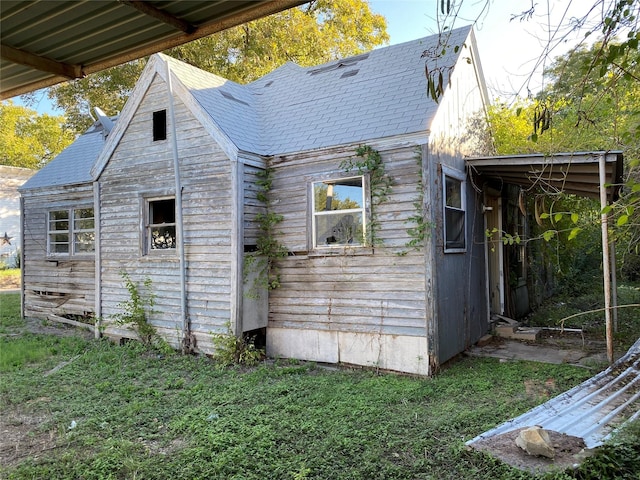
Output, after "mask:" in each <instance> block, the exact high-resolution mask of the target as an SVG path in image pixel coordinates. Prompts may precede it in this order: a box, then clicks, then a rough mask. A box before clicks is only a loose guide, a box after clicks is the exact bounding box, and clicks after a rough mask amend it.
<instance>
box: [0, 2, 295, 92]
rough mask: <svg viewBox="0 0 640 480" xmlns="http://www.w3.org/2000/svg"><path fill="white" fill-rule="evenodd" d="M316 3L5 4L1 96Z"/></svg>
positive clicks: (1, 10)
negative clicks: (295, 7)
mask: <svg viewBox="0 0 640 480" xmlns="http://www.w3.org/2000/svg"><path fill="white" fill-rule="evenodd" d="M307 1H308V0H216V1H206V2H203V1H184V0H173V1H157V0H145V1H138V0H100V1H93V0H82V1H79V0H68V1H47V0H2V1H1V2H0V24H1V29H0V44H1V45H0V56H1V60H2V61H1V62H0V79H1V83H0V99H6V98H9V97H13V96H16V95H20V94H23V93H28V92H30V91H33V90H37V89H39V88H44V87H49V86H51V85H54V84H56V83H60V82H64V81H67V80H72V79H75V78H82V77H84V76H86V75H88V74H90V73H94V72H97V71H100V70H104V69H106V68H110V67H113V66H116V65H120V64H122V63H125V62H128V61H131V60H134V59H137V58H141V57H144V56H147V55H151V54H153V53H156V52H160V51H162V50H166V49H168V48H172V47H175V46H177V45H181V44H183V43H187V42H190V41H192V40H196V39H198V38H201V37H205V36H207V35H211V34H213V33H216V32H219V31H221V30H225V29H227V28H230V27H234V26H236V25H240V24H242V23H245V22H249V21H251V20H256V19H258V18H261V17H264V16H267V15H271V14H273V13H277V12H279V11H282V10H285V9H288V8H291V7H294V6H297V5H301V4H303V3H306V2H307Z"/></svg>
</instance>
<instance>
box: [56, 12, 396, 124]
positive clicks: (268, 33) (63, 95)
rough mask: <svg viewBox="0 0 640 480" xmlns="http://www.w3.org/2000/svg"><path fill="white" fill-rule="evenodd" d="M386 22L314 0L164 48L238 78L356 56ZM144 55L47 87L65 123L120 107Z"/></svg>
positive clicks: (378, 37) (382, 32)
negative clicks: (94, 109) (94, 110)
mask: <svg viewBox="0 0 640 480" xmlns="http://www.w3.org/2000/svg"><path fill="white" fill-rule="evenodd" d="M388 40H389V36H388V34H387V32H386V21H385V19H384V17H383V16H381V15H378V14H374V13H372V12H371V10H370V8H369V4H368V3H367V2H366V0H315V1H313V2H311V3H309V4H305V5H302V6H300V7H298V8H293V9H289V10H285V11H283V12H281V13H278V14H275V15H271V16H268V17H265V18H261V19H258V20H255V21H252V22H249V23H246V24H244V25H240V26H237V27H234V28H231V29H228V30H225V31H223V32H219V33H216V34H214V35H211V36H209V37H206V38H202V39H199V40H196V41H193V42H190V43H188V44H185V45H182V46H179V47H176V48H173V49H171V50H168V51H166V52H165V53H166V54H168V55H170V56H172V57H175V58H178V59H180V60H182V61H185V62H187V63H190V64H192V65H195V66H197V67H199V68H202V69H203V70H207V71H209V72H212V73H215V74H217V75H220V76H222V77H224V78H227V79H229V80H233V81H236V82H239V83H246V82H251V81H253V80H255V79H257V78H259V77H261V76H263V75H265V74H266V73H268V72H270V71H272V70H274V69H276V68H277V67H279V66H281V65H283V64H284V63H286V62H295V63H297V64H298V65H301V66H311V65H317V64H320V63H324V62H327V61H330V60H334V59H337V58H342V57H346V56H351V55H356V54H358V53H362V52H364V51H368V50H370V49H372V48H374V47H376V46H378V45H382V44H384V43H386V42H388ZM144 64H145V60H136V61H133V62H129V63H127V64H125V65H122V66H119V67H114V68H111V69H108V70H105V71H104V72H99V73H96V74H92V75H89V76H88V77H87V78H84V79H81V80H76V81H73V82H67V83H64V84H61V85H58V86H55V87H52V88H51V89H50V91H49V92H50V97H51V98H52V99H53V101H54V103H55V105H56V106H58V107H59V108H62V109H63V110H64V111H65V113H66V115H67V121H68V124H69V125H70V126H71V127H72V128H74V129H75V130H76V131H78V132H80V131H83V130H84V129H85V128H86V127H87V126H88V125H89V124H90V123H91V118H90V117H89V115H88V111H89V110H90V107H93V106H98V107H100V108H101V109H103V110H104V111H105V112H106V113H107V114H109V115H114V114H116V113H117V112H118V111H119V110H121V109H122V107H123V105H124V103H125V101H126V99H127V97H128V96H129V94H130V93H131V90H132V89H133V87H134V85H135V82H136V81H137V79H138V76H139V75H140V72H141V71H142V69H143V67H144Z"/></svg>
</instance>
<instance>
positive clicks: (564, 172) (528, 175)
mask: <svg viewBox="0 0 640 480" xmlns="http://www.w3.org/2000/svg"><path fill="white" fill-rule="evenodd" d="M602 156H604V159H605V165H606V166H605V172H606V173H605V174H606V180H605V184H606V185H607V186H608V187H609V188H608V195H609V198H610V199H611V200H615V199H616V198H617V195H618V192H619V190H620V186H621V183H622V173H623V157H622V152H620V151H609V152H604V151H596V152H576V153H558V154H554V155H545V154H529V155H505V156H496V157H479V158H469V159H467V165H468V166H469V168H470V170H471V172H472V173H473V174H475V175H476V176H480V177H482V178H484V179H494V180H496V181H499V182H504V183H505V184H507V183H508V184H512V185H520V186H521V187H522V188H524V189H530V188H539V189H541V190H544V191H546V192H550V193H559V192H564V193H570V194H574V195H579V196H583V197H591V198H600V174H599V160H600V158H601V157H602Z"/></svg>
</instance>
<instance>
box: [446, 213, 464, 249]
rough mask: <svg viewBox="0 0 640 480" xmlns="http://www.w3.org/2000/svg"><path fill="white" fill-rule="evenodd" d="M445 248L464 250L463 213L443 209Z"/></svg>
mask: <svg viewBox="0 0 640 480" xmlns="http://www.w3.org/2000/svg"><path fill="white" fill-rule="evenodd" d="M445 216H446V217H445V225H446V233H445V235H446V238H445V240H446V248H465V244H464V211H463V210H455V209H453V208H445Z"/></svg>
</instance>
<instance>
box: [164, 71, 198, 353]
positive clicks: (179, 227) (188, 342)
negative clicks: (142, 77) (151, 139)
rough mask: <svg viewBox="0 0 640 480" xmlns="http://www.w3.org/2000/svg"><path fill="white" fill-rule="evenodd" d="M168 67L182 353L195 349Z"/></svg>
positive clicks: (174, 119) (168, 78)
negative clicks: (188, 313)
mask: <svg viewBox="0 0 640 480" xmlns="http://www.w3.org/2000/svg"><path fill="white" fill-rule="evenodd" d="M165 65H166V67H167V93H168V95H169V98H168V103H169V119H170V122H171V149H172V153H173V171H174V177H175V182H176V234H177V242H176V243H177V245H176V247H177V249H178V257H179V259H180V267H179V268H180V313H181V315H182V353H189V352H191V351H193V348H194V347H195V345H193V342H192V338H191V325H190V324H189V317H188V316H187V269H186V261H185V254H184V225H183V220H182V182H181V181H180V160H179V157H178V137H177V128H176V117H175V111H174V108H173V87H172V84H171V70H170V68H169V63H168V62H165Z"/></svg>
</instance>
